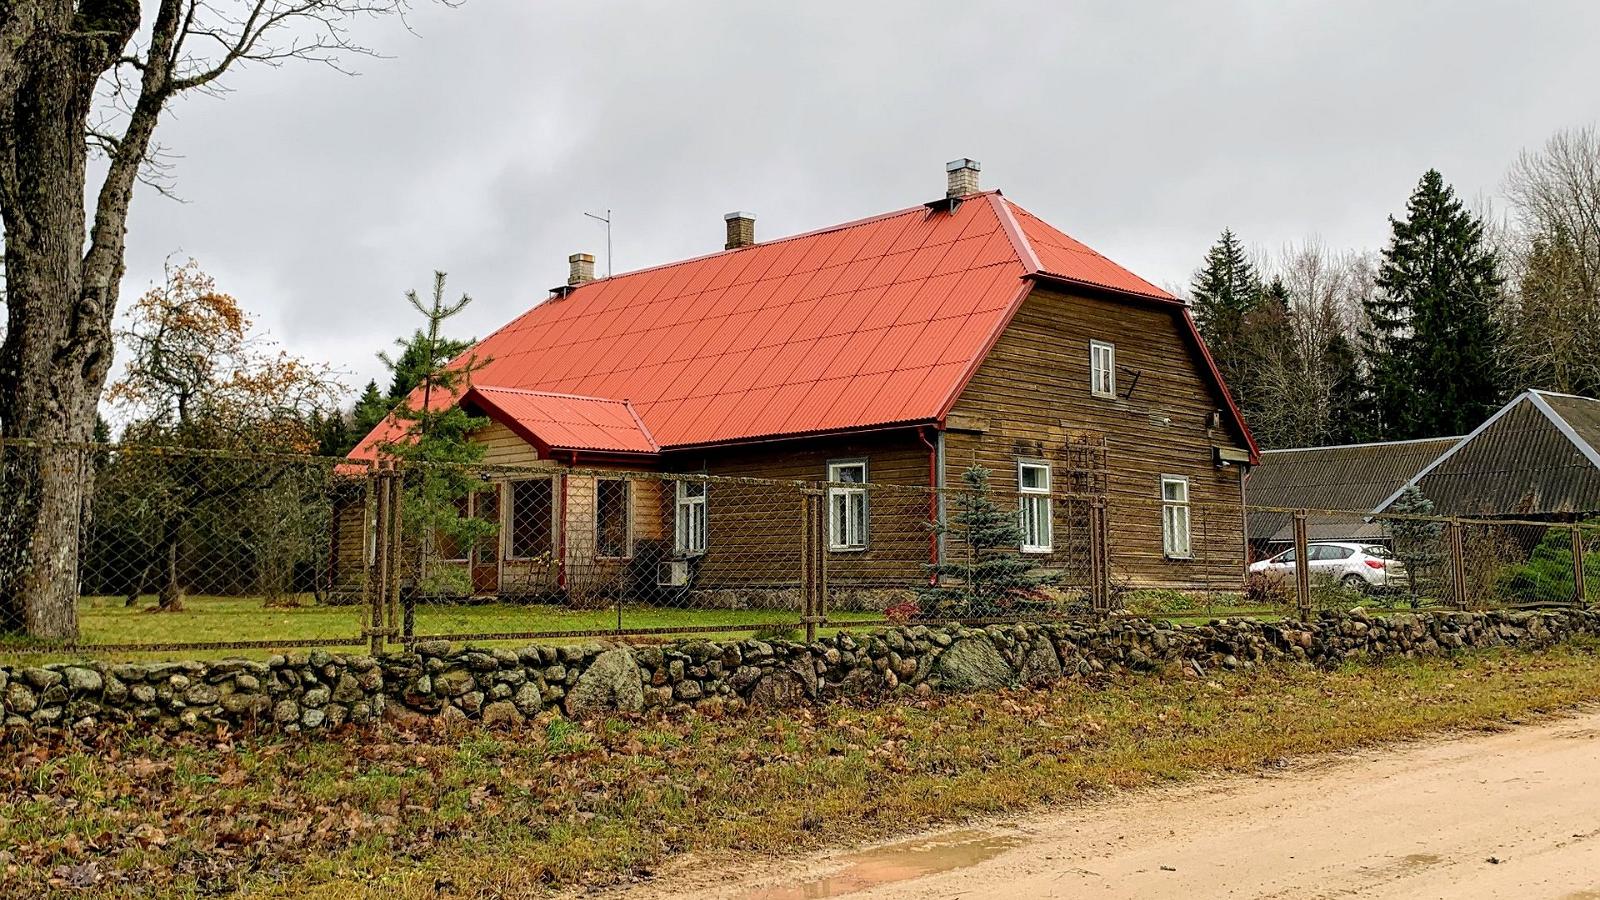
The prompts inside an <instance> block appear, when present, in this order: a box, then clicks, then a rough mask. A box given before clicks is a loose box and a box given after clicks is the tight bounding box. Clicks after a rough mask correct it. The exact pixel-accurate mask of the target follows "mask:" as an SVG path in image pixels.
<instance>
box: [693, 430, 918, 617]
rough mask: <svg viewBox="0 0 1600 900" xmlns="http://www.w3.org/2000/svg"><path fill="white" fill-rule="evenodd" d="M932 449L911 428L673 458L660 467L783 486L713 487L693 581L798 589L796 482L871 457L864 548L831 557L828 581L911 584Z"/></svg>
mask: <svg viewBox="0 0 1600 900" xmlns="http://www.w3.org/2000/svg"><path fill="white" fill-rule="evenodd" d="M928 453H929V451H928V448H927V446H926V445H924V444H923V442H922V441H921V439H920V438H918V437H917V435H916V433H915V431H913V430H910V429H899V430H895V431H885V432H881V433H876V434H862V435H859V436H855V437H851V438H813V439H804V440H796V441H785V442H781V443H771V444H757V445H751V446H743V447H730V448H724V449H718V450H714V451H702V452H696V453H693V454H688V453H685V454H674V455H673V456H671V457H669V458H668V459H667V460H666V461H665V464H664V466H665V468H667V469H668V470H670V471H675V472H695V473H702V474H707V475H716V476H723V477H730V478H759V479H773V480H778V481H782V482H786V484H785V485H781V486H780V485H771V484H729V483H722V484H713V485H711V486H710V489H709V490H708V491H707V499H706V515H707V529H706V530H707V551H706V553H705V555H704V556H702V557H700V559H699V560H698V562H697V565H698V569H699V571H698V574H697V577H696V585H697V586H699V587H723V586H770V587H793V586H795V585H797V584H798V583H799V580H800V548H801V545H800V541H801V527H802V521H801V503H802V493H801V487H800V486H799V484H798V483H800V482H805V483H810V484H815V483H817V482H822V481H824V480H826V479H827V477H828V463H829V461H836V460H853V459H864V460H866V462H867V477H868V479H869V480H870V481H871V482H872V483H873V485H874V488H873V489H872V491H871V494H870V500H869V504H868V512H867V531H868V539H867V549H865V550H859V551H841V552H835V553H830V554H829V559H828V577H829V580H830V583H831V584H833V585H835V586H849V585H863V586H870V585H874V584H880V583H888V582H895V583H899V584H905V583H907V580H908V579H915V578H917V577H920V576H921V575H922V574H923V572H924V569H923V565H924V564H925V563H927V562H928V550H929V533H928V530H927V521H928V493H927V491H926V488H927V486H928V476H929V467H928V466H929V455H928ZM896 488H899V489H898V490H897V489H896ZM668 499H669V500H670V498H668ZM668 537H669V538H670V537H671V535H670V533H669V535H668Z"/></svg>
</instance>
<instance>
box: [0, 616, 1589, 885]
mask: <svg viewBox="0 0 1600 900" xmlns="http://www.w3.org/2000/svg"><path fill="white" fill-rule="evenodd" d="M1597 649H1600V644H1596V643H1595V642H1592V641H1583V642H1574V643H1571V644H1568V645H1565V646H1562V647H1558V648H1554V649H1551V650H1548V651H1545V652H1540V653H1531V654H1517V653H1511V652H1506V651H1484V652H1477V653H1470V654H1464V655H1461V656H1457V657H1454V658H1446V659H1433V660H1426V661H1416V660H1395V661H1391V662H1387V663H1383V664H1371V665H1350V666H1347V667H1345V668H1342V669H1340V670H1338V671H1334V672H1331V673H1329V672H1319V671H1316V670H1314V669H1311V668H1309V667H1304V666H1283V667H1274V668H1269V669H1265V670H1261V671H1258V672H1255V673H1239V674H1230V675H1221V676H1217V677H1215V678H1213V679H1209V680H1195V679H1189V678H1184V677H1180V676H1178V675H1176V674H1168V675H1150V676H1129V677H1124V678H1119V679H1116V680H1112V681H1109V682H1105V683H1101V684H1097V685H1091V684H1084V683H1081V682H1071V683H1063V684H1060V685H1057V686H1055V687H1053V688H1051V689H1047V690H1019V691H1007V692H1001V693H999V694H980V695H972V696H965V697H961V696H957V697H941V698H933V699H929V700H922V701H917V702H914V703H913V702H891V703H884V704H881V705H874V706H864V707H863V706H847V705H839V706H831V707H827V708H822V709H813V708H806V709H798V710H788V711H781V712H771V713H752V714H748V715H729V716H720V715H716V714H713V713H697V714H694V715H690V716H687V717H683V718H675V719H665V718H656V717H645V718H633V719H617V720H608V721H603V722H599V723H587V724H572V723H569V722H567V721H566V720H563V719H558V718H553V717H547V718H542V719H539V720H536V721H535V722H533V723H530V724H529V725H528V726H526V727H525V728H522V729H520V730H517V731H514V732H501V733H488V732H483V731H479V730H472V729H468V730H465V731H462V732H457V733H453V734H452V733H448V732H447V731H445V730H443V726H441V725H439V724H438V723H430V724H428V725H427V726H424V728H423V730H420V731H401V730H397V728H396V727H395V726H392V725H385V726H381V727H378V728H374V729H372V730H352V731H345V732H343V733H341V734H337V735H332V736H327V737H323V738H318V739H308V738H304V737H284V736H268V735H262V736H253V737H252V736H244V737H238V738H218V737H215V736H213V737H210V738H208V739H201V738H198V737H189V738H184V739H181V740H164V739H158V738H155V737H151V736H148V735H141V734H137V733H130V734H128V735H124V736H121V737H105V738H102V739H101V742H100V743H99V744H97V745H93V746H65V747H50V748H43V747H37V748H36V747H12V748H7V749H4V750H0V809H3V810H4V813H3V814H0V849H3V851H4V853H5V854H7V855H6V856H5V857H4V861H3V862H0V895H4V896H45V895H49V894H50V893H51V892H52V891H56V892H58V893H60V894H62V895H68V894H70V895H71V896H74V897H124V896H127V897H131V896H192V895H195V894H214V893H224V892H232V891H248V892H250V893H252V894H253V895H260V896H269V897H273V896H275V897H296V898H299V897H313V898H346V897H373V898H384V900H396V898H411V897H417V898H423V897H428V898H431V897H434V896H436V886H437V885H441V884H442V885H447V886H450V887H451V888H452V890H453V893H452V896H469V897H476V896H536V895H539V894H541V893H543V892H546V891H548V890H551V889H553V888H562V887H573V886H581V885H604V884H610V883H614V882H617V881H619V880H623V879H626V878H629V877H632V876H636V875H638V874H639V873H642V872H645V871H648V870H650V869H651V868H653V867H656V866H658V865H659V864H660V863H661V862H662V861H663V860H664V859H666V858H667V857H669V856H672V855H675V854H681V853H685V852H691V851H692V852H696V853H700V854H703V855H709V856H711V857H712V858H726V859H727V860H728V863H727V864H728V865H730V866H736V865H737V864H738V854H739V853H754V854H763V855H768V856H770V855H784V854H797V853H803V852H806V851H810V850H815V849H817V848H820V847H823V846H827V845H833V844H843V843H849V842H853V841H857V840H862V839H869V838H882V837H885V836H888V835H890V834H894V833H897V832H906V831H911V830H916V829H920V828H924V827H928V826H931V825H935V824H939V823H944V822H951V821H957V820H961V819H964V818H968V817H972V816H981V815H987V814H994V813H1002V812H1016V811H1022V810H1025V809H1027V808H1030V807H1034V806H1037V805H1040V804H1048V803H1057V804H1059V803H1070V802H1073V801H1075V800H1081V799H1084V798H1087V797H1092V796H1095V795H1098V794H1102V793H1103V792H1106V791H1108V790H1116V789H1123V788H1135V787H1141V786H1146V785H1152V784H1160V783H1164V782H1171V781H1179V780H1183V779H1186V778H1190V777H1193V776H1195V775H1197V774H1199V773H1204V772H1212V771H1218V770H1231V771H1250V770H1253V769H1256V768H1257V767H1259V766H1261V765H1263V764H1264V763H1270V761H1273V760H1277V759H1279V758H1281V757H1284V756H1288V755H1294V754H1306V753H1316V752H1321V751H1328V750H1336V749H1341V748H1348V747H1352V746H1356V745H1362V744H1368V743H1371V742H1375V741H1386V740H1395V739H1404V738H1411V737H1416V736H1419V735H1422V734H1426V733H1429V732H1435V731H1439V730H1442V729H1482V728H1498V727H1502V726H1504V725H1505V724H1506V723H1508V722H1516V721H1523V720H1526V719H1527V718H1529V717H1530V716H1536V715H1539V714H1542V713H1546V712H1549V711H1553V710H1559V709H1561V708H1563V707H1570V706H1573V705H1575V704H1582V703H1589V702H1593V701H1595V700H1597V699H1600V665H1597V664H1596V663H1597V659H1596V652H1597ZM52 878H54V879H56V881H57V883H56V884H52V883H51V879H52ZM72 884H77V885H80V886H81V887H80V888H72V887H70V885H72Z"/></svg>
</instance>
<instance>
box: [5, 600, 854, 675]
mask: <svg viewBox="0 0 1600 900" xmlns="http://www.w3.org/2000/svg"><path fill="white" fill-rule="evenodd" d="M155 605H156V600H155V598H154V597H143V598H140V601H139V602H138V603H137V604H136V605H134V606H131V607H130V606H127V605H126V603H125V602H124V598H121V597H85V598H83V599H82V600H80V601H79V605H78V613H79V625H80V628H81V629H82V635H83V637H82V640H81V643H84V644H164V643H177V642H208V641H283V642H285V643H286V644H291V643H307V642H326V643H328V644H330V645H335V646H337V644H334V643H333V642H349V643H347V644H344V646H348V647H351V648H356V647H360V648H365V647H366V641H365V639H363V638H362V637H361V632H362V629H363V628H365V626H366V616H367V608H366V607H365V606H360V605H356V606H318V605H316V604H314V603H312V602H311V600H310V598H309V597H308V598H306V600H305V602H304V605H301V606H298V607H291V608H268V607H267V606H266V605H265V604H263V603H262V601H261V599H260V598H257V597H208V596H198V597H189V598H187V599H185V601H184V608H183V609H182V610H181V611H178V612H165V613H163V612H152V611H151V609H152V608H154V607H155ZM876 617H877V616H876V614H868V613H836V614H833V615H832V616H831V618H832V619H833V620H834V621H837V622H839V623H840V624H842V625H848V623H850V622H852V621H861V620H864V619H868V618H876ZM798 620H799V613H798V612H792V611H787V610H726V609H659V608H650V607H643V608H624V609H623V611H622V625H623V627H624V628H628V629H654V628H675V629H682V630H683V631H685V632H687V633H691V634H692V633H695V629H697V628H716V627H719V626H729V625H738V626H749V627H750V628H752V629H755V628H761V627H765V626H775V625H782V624H785V623H794V622H797V621H798ZM616 628H617V610H616V609H615V608H614V607H613V608H610V609H599V610H573V609H565V608H562V607H557V606H550V605H543V604H514V603H485V604H476V605H460V606H442V605H441V606H430V605H423V606H419V607H418V608H417V613H416V632H417V634H419V635H426V634H446V633H453V634H485V633H502V634H505V633H518V632H535V631H538V632H563V631H614V630H615V629H616ZM701 633H704V634H709V633H711V632H701ZM590 639H598V638H590ZM568 640H569V641H570V640H579V639H568ZM475 643H482V644H485V645H486V646H497V645H506V646H519V645H525V644H527V643H528V640H527V639H519V640H512V641H503V642H495V641H476V642H475ZM26 647H27V645H25V644H10V645H7V644H5V643H0V662H3V661H9V660H12V659H15V660H25V661H27V662H29V663H35V662H38V661H40V660H47V661H48V660H53V659H70V658H72V656H71V655H70V654H60V653H49V654H41V653H24V652H21V651H23V650H24V649H26ZM272 652H273V651H272V650H271V649H260V650H167V651H149V652H127V651H120V652H95V653H93V656H94V657H95V658H97V659H112V660H129V659H134V660H137V659H146V660H149V659H156V658H161V659H177V658H182V659H204V658H211V657H220V656H254V657H264V656H266V655H268V654H270V653H272Z"/></svg>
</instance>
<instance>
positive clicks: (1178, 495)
mask: <svg viewBox="0 0 1600 900" xmlns="http://www.w3.org/2000/svg"><path fill="white" fill-rule="evenodd" d="M1161 499H1163V500H1174V501H1177V502H1179V503H1186V502H1188V500H1189V484H1188V482H1186V481H1182V480H1179V479H1176V478H1166V479H1162V481H1161Z"/></svg>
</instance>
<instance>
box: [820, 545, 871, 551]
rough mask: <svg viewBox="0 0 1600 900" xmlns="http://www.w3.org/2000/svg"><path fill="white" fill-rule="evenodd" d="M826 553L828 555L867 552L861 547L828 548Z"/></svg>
mask: <svg viewBox="0 0 1600 900" xmlns="http://www.w3.org/2000/svg"><path fill="white" fill-rule="evenodd" d="M828 552H829V553H865V552H867V548H866V547H865V546H861V547H829V548H828Z"/></svg>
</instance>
